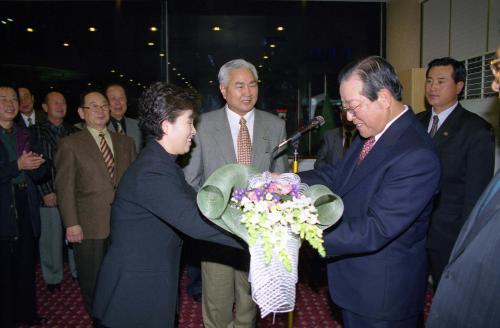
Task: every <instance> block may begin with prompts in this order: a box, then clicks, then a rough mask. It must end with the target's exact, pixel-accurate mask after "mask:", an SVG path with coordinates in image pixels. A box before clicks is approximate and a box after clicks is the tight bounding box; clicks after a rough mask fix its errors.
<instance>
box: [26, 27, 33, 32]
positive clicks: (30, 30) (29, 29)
mask: <svg viewBox="0 0 500 328" xmlns="http://www.w3.org/2000/svg"><path fill="white" fill-rule="evenodd" d="M26 31H27V32H30V33H31V32H35V30H34V29H33V28H31V27H28V28H26Z"/></svg>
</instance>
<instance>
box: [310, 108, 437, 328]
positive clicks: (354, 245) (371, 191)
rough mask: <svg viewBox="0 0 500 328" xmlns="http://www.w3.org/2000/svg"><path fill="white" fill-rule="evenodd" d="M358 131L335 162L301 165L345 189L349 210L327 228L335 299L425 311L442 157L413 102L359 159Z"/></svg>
mask: <svg viewBox="0 0 500 328" xmlns="http://www.w3.org/2000/svg"><path fill="white" fill-rule="evenodd" d="M362 144H363V141H362V140H361V139H360V138H356V139H355V140H354V142H353V144H352V145H351V147H350V148H349V150H348V151H347V153H346V155H345V157H344V159H343V160H342V161H340V162H339V163H337V165H335V166H331V165H326V166H324V167H322V168H320V169H317V170H313V171H307V172H302V173H300V175H301V176H302V178H303V181H304V182H306V183H308V184H309V185H311V184H314V183H321V184H325V185H326V186H328V187H329V188H330V189H331V190H332V191H333V192H335V193H337V194H338V195H339V196H340V197H342V199H343V201H344V213H343V216H342V218H341V220H340V221H339V223H338V224H337V225H336V226H334V228H333V229H330V230H328V231H326V232H325V235H324V242H325V248H326V252H327V255H329V256H334V257H335V258H334V259H333V260H332V261H331V262H330V263H329V264H328V277H329V279H328V280H329V288H330V294H331V296H332V299H333V300H334V301H335V303H337V304H338V305H339V306H341V307H342V308H344V309H347V310H349V311H352V312H354V313H357V314H359V315H362V316H366V317H371V318H377V319H381V320H398V319H404V318H408V317H411V316H415V315H417V314H419V313H421V312H422V311H423V305H424V296H425V291H426V286H427V259H426V251H425V242H426V232H427V227H428V222H429V219H430V213H431V210H432V198H433V197H434V195H435V194H436V193H437V191H438V188H439V179H440V164H439V158H438V154H437V151H436V149H435V147H434V145H433V142H432V140H431V139H430V137H429V135H428V134H427V133H426V132H425V130H424V129H422V127H421V125H420V124H419V123H418V121H417V120H416V118H415V115H414V114H413V112H412V111H411V109H409V110H408V111H406V112H405V113H404V114H403V115H402V116H401V117H399V118H398V119H397V120H396V121H395V122H394V123H393V124H392V125H391V126H390V127H389V128H388V129H387V130H386V131H385V132H384V134H383V135H382V136H381V137H380V138H379V140H378V141H377V143H376V144H375V146H374V147H373V148H372V150H371V151H370V152H369V153H368V155H367V157H366V158H365V159H364V161H363V162H362V163H361V164H360V165H359V166H358V167H357V166H356V162H357V160H358V156H359V152H360V151H361V148H362Z"/></svg>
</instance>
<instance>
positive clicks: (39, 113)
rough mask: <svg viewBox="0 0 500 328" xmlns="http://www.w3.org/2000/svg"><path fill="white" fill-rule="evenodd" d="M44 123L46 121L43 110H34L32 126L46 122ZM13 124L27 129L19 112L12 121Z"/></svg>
mask: <svg viewBox="0 0 500 328" xmlns="http://www.w3.org/2000/svg"><path fill="white" fill-rule="evenodd" d="M46 121H47V114H46V113H45V112H44V111H43V110H38V109H36V110H35V122H34V124H41V123H43V122H46ZM14 122H15V123H16V124H19V125H22V126H24V127H25V128H26V127H27V126H26V122H24V120H23V117H22V116H21V112H19V113H18V114H17V116H16V118H15V119H14Z"/></svg>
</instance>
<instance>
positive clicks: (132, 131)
mask: <svg viewBox="0 0 500 328" xmlns="http://www.w3.org/2000/svg"><path fill="white" fill-rule="evenodd" d="M124 119H125V126H126V129H127V133H126V134H127V136H129V137H130V138H132V139H134V143H135V150H136V151H137V152H139V151H140V150H141V149H142V147H143V146H144V143H143V139H142V133H141V129H139V122H138V121H137V120H135V119H133V118H130V117H126V116H125V117H124ZM108 130H109V131H113V132H118V131H116V129H115V126H114V125H113V123H112V122H111V119H110V120H109V122H108Z"/></svg>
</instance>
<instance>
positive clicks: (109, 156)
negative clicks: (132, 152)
mask: <svg viewBox="0 0 500 328" xmlns="http://www.w3.org/2000/svg"><path fill="white" fill-rule="evenodd" d="M99 138H100V140H99V149H100V150H101V153H102V158H103V159H104V164H106V169H107V170H108V173H109V176H110V177H111V180H113V179H114V177H115V160H114V158H113V153H112V152H111V149H110V148H109V146H108V143H107V142H106V139H105V138H104V133H99Z"/></svg>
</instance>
